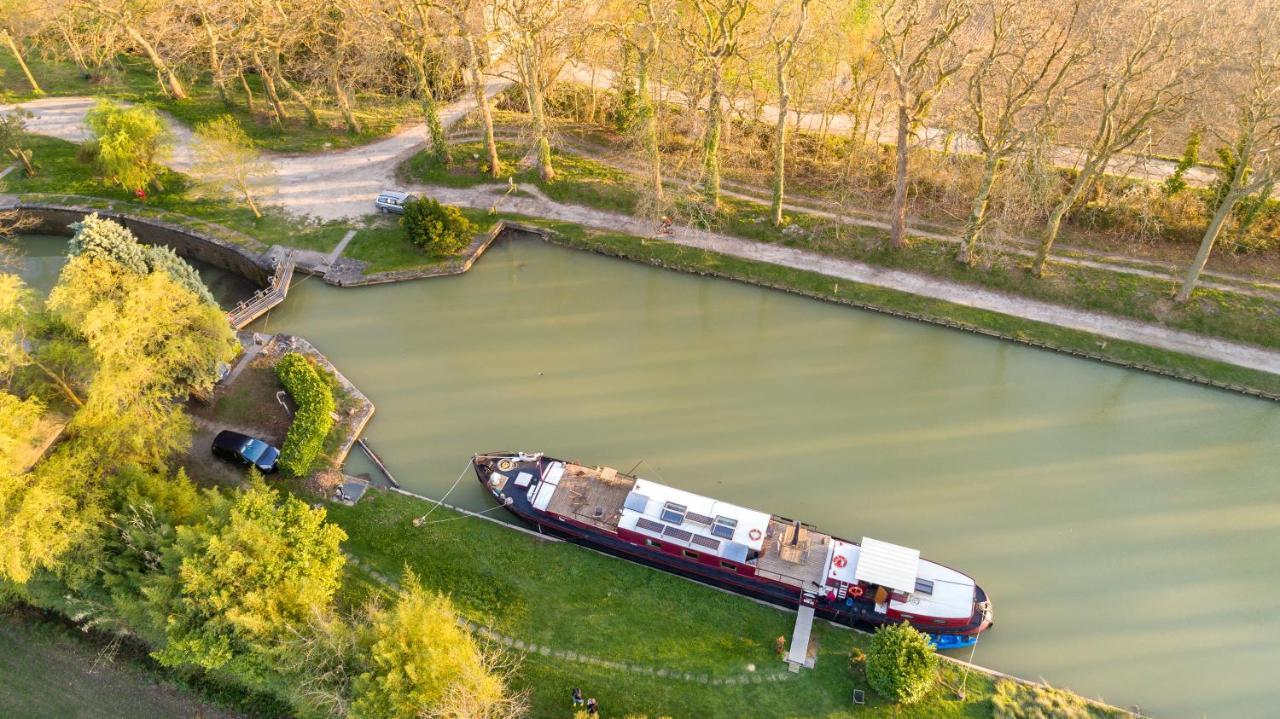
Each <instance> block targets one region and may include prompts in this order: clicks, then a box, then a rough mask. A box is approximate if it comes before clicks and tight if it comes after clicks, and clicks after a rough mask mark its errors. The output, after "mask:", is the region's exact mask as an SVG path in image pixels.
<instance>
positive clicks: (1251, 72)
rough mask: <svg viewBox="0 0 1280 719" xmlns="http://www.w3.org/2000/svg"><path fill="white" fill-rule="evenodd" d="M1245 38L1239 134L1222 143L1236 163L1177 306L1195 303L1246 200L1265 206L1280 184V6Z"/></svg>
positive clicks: (1235, 110) (1236, 105) (1239, 44)
mask: <svg viewBox="0 0 1280 719" xmlns="http://www.w3.org/2000/svg"><path fill="white" fill-rule="evenodd" d="M1240 30H1241V32H1236V33H1231V38H1232V44H1233V47H1235V48H1237V49H1236V50H1235V51H1234V52H1233V53H1232V55H1233V58H1232V59H1233V60H1235V61H1236V62H1235V63H1233V65H1235V64H1236V63H1238V65H1237V68H1238V70H1237V72H1236V73H1234V74H1238V75H1241V76H1243V77H1241V78H1240V79H1241V80H1242V81H1241V82H1239V84H1238V85H1237V84H1236V83H1232V85H1233V86H1236V87H1238V88H1239V89H1238V90H1237V91H1235V92H1232V93H1231V95H1230V97H1229V98H1226V105H1227V107H1228V108H1230V111H1231V114H1233V115H1234V120H1235V122H1234V128H1233V130H1234V132H1233V133H1232V134H1231V135H1229V136H1225V137H1221V138H1220V141H1221V142H1222V144H1224V145H1226V146H1227V148H1229V149H1228V151H1227V152H1226V153H1225V154H1226V155H1227V157H1229V158H1230V159H1231V160H1232V162H1230V163H1228V164H1227V166H1226V167H1225V168H1224V170H1223V177H1222V178H1221V179H1220V181H1219V183H1218V185H1217V186H1216V188H1215V189H1216V190H1217V195H1218V196H1217V197H1216V198H1215V199H1216V200H1217V206H1216V208H1215V209H1214V213H1213V217H1212V219H1211V220H1210V221H1209V226H1208V227H1207V228H1206V229H1205V232H1204V237H1203V238H1202V239H1201V240H1200V249H1199V251H1198V252H1196V256H1195V259H1194V260H1192V262H1191V265H1190V266H1189V267H1188V268H1187V274H1186V277H1185V278H1184V279H1183V281H1182V287H1181V288H1180V289H1179V290H1178V294H1177V301H1178V302H1186V301H1187V300H1189V299H1191V293H1192V292H1194V291H1195V288H1196V285H1197V284H1198V283H1199V281H1200V274H1201V273H1202V272H1203V271H1204V266H1205V264H1206V263H1207V262H1208V261H1209V253H1211V252H1212V251H1213V246H1214V244H1215V243H1216V242H1217V240H1218V237H1219V236H1220V235H1221V234H1222V231H1223V228H1224V226H1226V224H1227V223H1228V222H1229V221H1230V219H1231V217H1232V213H1233V211H1234V210H1235V209H1236V207H1237V206H1238V205H1239V203H1240V202H1241V201H1242V200H1244V199H1245V198H1247V197H1249V196H1250V195H1253V194H1255V193H1259V195H1260V197H1259V198H1258V199H1259V201H1260V202H1265V201H1268V200H1269V199H1270V197H1271V194H1272V190H1273V189H1274V188H1275V186H1276V183H1277V182H1278V181H1280V3H1278V2H1275V1H1274V0H1272V1H1270V2H1263V3H1261V4H1260V5H1259V6H1257V7H1255V8H1254V11H1253V13H1252V17H1250V18H1249V22H1246V23H1242V24H1241V28H1240Z"/></svg>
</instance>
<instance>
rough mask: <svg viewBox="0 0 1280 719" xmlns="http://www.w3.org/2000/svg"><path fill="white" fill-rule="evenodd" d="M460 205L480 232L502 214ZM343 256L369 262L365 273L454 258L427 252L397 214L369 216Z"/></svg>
mask: <svg viewBox="0 0 1280 719" xmlns="http://www.w3.org/2000/svg"><path fill="white" fill-rule="evenodd" d="M458 209H459V210H460V211H461V212H462V214H463V215H465V216H466V217H467V219H469V220H471V221H472V222H473V223H475V225H476V227H477V228H478V230H477V231H478V232H488V231H489V229H490V228H492V227H493V223H494V222H497V220H498V218H499V217H500V216H499V215H490V214H489V213H488V212H487V211H485V210H474V209H471V208H467V207H460V208H458ZM342 256H343V257H347V258H350V259H353V260H360V261H362V262H366V263H368V266H367V267H365V272H366V273H372V272H390V271H393V270H416V269H425V268H431V267H439V266H442V265H445V264H447V263H449V262H451V261H452V260H454V259H455V257H454V256H446V255H433V254H427V253H426V252H424V251H422V250H421V249H419V248H417V247H415V246H413V245H412V244H410V243H409V239H408V237H407V236H406V235H405V232H404V229H403V228H401V227H400V220H399V217H397V216H383V217H377V218H371V219H368V220H366V222H365V226H364V228H363V229H360V230H359V231H357V232H356V236H355V237H353V238H351V242H350V243H348V244H347V248H346V250H345V251H343V253H342Z"/></svg>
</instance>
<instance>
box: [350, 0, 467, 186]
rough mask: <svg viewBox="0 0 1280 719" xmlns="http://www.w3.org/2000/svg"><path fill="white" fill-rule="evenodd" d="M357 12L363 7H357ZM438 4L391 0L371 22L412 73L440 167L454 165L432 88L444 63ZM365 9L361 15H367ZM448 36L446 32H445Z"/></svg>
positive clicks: (376, 8)
mask: <svg viewBox="0 0 1280 719" xmlns="http://www.w3.org/2000/svg"><path fill="white" fill-rule="evenodd" d="M357 7H358V8H360V7H361V6H359V5H357ZM436 7H437V4H436V3H434V2H432V0H389V1H388V2H379V3H374V4H373V8H372V11H371V14H372V17H371V18H368V20H367V21H368V22H372V23H373V24H374V25H375V26H376V27H379V28H381V29H382V30H383V32H382V36H383V37H384V38H385V40H386V42H387V43H388V44H389V45H390V46H391V47H393V48H395V50H396V54H397V55H399V56H400V59H402V60H403V61H404V63H405V64H406V65H408V66H409V67H410V68H411V69H412V70H413V78H414V91H415V92H416V93H417V95H418V101H419V102H420V103H421V104H422V118H423V121H424V122H425V123H426V126H427V135H428V137H429V138H430V139H431V150H430V152H431V156H432V157H433V158H434V159H435V160H436V162H438V163H439V164H441V165H445V166H448V165H452V164H453V156H452V155H451V154H450V153H449V141H448V138H447V137H446V136H445V132H444V124H443V123H442V122H441V121H440V106H439V103H437V102H436V94H435V90H434V89H433V88H432V87H431V81H432V77H431V75H432V65H433V63H436V62H439V61H440V60H441V53H440V49H441V44H440V38H439V34H440V33H441V31H442V30H443V27H442V26H443V23H441V22H438V20H440V18H439V17H435V15H436V14H437V13H436ZM367 10H368V8H362V9H360V10H359V11H360V12H366V11H367ZM444 32H447V30H444Z"/></svg>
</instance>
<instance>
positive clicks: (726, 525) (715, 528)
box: [711, 517, 738, 539]
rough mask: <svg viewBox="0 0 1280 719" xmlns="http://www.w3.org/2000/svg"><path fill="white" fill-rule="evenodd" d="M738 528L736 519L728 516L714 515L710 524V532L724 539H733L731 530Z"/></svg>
mask: <svg viewBox="0 0 1280 719" xmlns="http://www.w3.org/2000/svg"><path fill="white" fill-rule="evenodd" d="M737 528H738V520H736V519H730V518H729V517H716V521H715V523H713V524H712V525H711V533H712V534H714V535H716V536H717V537H721V538H724V539H733V532H734V530H735V529H737Z"/></svg>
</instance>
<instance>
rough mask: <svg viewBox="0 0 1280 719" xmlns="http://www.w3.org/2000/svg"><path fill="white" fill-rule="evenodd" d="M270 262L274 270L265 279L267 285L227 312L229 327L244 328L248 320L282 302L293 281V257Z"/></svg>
mask: <svg viewBox="0 0 1280 719" xmlns="http://www.w3.org/2000/svg"><path fill="white" fill-rule="evenodd" d="M272 264H273V270H274V271H273V273H272V275H271V279H270V280H268V281H267V286H266V287H264V288H262V289H260V290H258V291H257V292H255V293H253V297H250V298H249V299H247V300H245V301H244V302H241V303H240V304H238V305H236V307H235V309H233V310H231V311H230V312H228V313H227V320H228V321H230V322H231V329H235V330H239V329H244V327H246V326H247V325H248V324H249V323H250V322H252V321H254V320H256V319H258V318H259V317H261V316H263V315H265V314H266V313H267V312H269V311H271V308H272V307H275V306H276V305H278V304H280V303H281V302H284V298H285V297H286V296H287V295H288V294H289V285H290V284H291V283H292V282H293V269H294V261H293V257H292V256H290V255H286V256H284V257H283V258H277V259H276V260H275V261H274V262H273V263H272Z"/></svg>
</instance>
